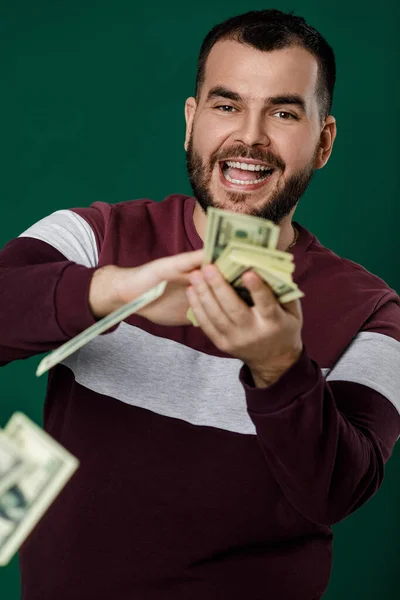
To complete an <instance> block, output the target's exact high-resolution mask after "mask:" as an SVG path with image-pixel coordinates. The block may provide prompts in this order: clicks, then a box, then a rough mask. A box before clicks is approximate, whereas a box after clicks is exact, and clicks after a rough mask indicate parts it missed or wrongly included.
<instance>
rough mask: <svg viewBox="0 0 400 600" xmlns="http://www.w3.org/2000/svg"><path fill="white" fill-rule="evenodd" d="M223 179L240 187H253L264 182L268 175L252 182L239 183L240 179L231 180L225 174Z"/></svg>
mask: <svg viewBox="0 0 400 600" xmlns="http://www.w3.org/2000/svg"><path fill="white" fill-rule="evenodd" d="M224 177H225V179H227V180H228V181H229V182H230V183H239V184H241V185H254V184H255V183H261V182H262V181H265V180H266V179H268V177H269V173H268V175H266V176H265V177H261V179H253V181H241V180H240V179H233V178H232V177H229V175H228V174H227V173H224Z"/></svg>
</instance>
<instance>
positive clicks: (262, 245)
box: [187, 207, 304, 326]
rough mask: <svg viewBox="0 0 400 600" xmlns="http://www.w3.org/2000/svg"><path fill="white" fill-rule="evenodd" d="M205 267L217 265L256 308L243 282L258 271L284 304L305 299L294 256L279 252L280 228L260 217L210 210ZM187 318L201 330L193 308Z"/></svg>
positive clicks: (238, 291) (244, 297)
mask: <svg viewBox="0 0 400 600" xmlns="http://www.w3.org/2000/svg"><path fill="white" fill-rule="evenodd" d="M207 216H208V219H207V230H206V239H205V248H204V262H203V264H204V265H205V264H210V263H214V264H215V265H216V266H217V267H218V269H219V270H220V272H221V274H222V276H223V277H224V278H225V279H226V280H227V281H228V282H229V283H230V284H231V285H232V287H233V288H234V289H235V291H236V292H237V293H238V295H239V296H240V297H241V298H242V299H243V300H244V301H245V302H246V303H247V304H248V305H249V306H253V304H254V303H253V300H252V298H251V294H250V292H249V291H248V289H247V288H246V286H245V285H244V283H243V281H242V275H243V273H245V272H246V271H249V270H253V271H255V272H256V273H257V274H258V275H259V276H260V277H261V278H262V279H263V280H264V281H265V282H266V283H267V284H268V285H269V286H270V287H271V289H272V291H273V292H274V294H275V296H276V297H277V299H278V300H279V302H280V303H281V304H284V303H285V302H290V301H291V300H295V299H297V298H302V297H303V296H304V294H303V292H301V291H300V290H299V288H298V286H297V284H296V283H295V282H294V281H293V280H292V273H293V272H294V268H295V266H294V263H293V255H292V254H291V253H290V252H282V251H280V250H277V249H276V245H277V243H278V239H279V231H280V229H279V227H278V226H277V225H275V224H274V223H272V221H268V220H267V219H261V218H259V217H253V216H251V215H241V214H238V213H232V212H229V211H225V210H220V209H217V208H213V207H209V208H208V210H207ZM187 318H188V319H189V320H190V321H191V322H192V323H193V325H195V326H198V323H197V321H196V317H195V315H194V313H193V311H192V309H191V308H189V310H188V312H187Z"/></svg>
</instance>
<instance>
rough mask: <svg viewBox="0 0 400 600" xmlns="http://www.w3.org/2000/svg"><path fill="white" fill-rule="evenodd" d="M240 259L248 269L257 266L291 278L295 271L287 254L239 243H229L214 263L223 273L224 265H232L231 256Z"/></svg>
mask: <svg viewBox="0 0 400 600" xmlns="http://www.w3.org/2000/svg"><path fill="white" fill-rule="evenodd" d="M234 255H235V256H236V257H239V256H240V257H241V258H242V259H243V263H242V264H245V263H246V262H247V264H248V266H249V267H252V266H254V267H255V266H257V267H260V268H261V269H263V268H265V269H274V270H275V271H279V272H282V273H283V274H287V275H288V276H289V277H291V273H293V272H294V270H295V265H294V262H293V255H292V254H289V252H281V251H279V250H269V249H268V248H261V247H260V246H251V245H250V244H242V243H241V242H229V244H228V245H227V247H226V248H225V250H224V251H223V252H222V254H221V255H220V257H219V258H218V259H217V260H216V261H215V264H216V265H217V266H218V268H219V269H220V271H221V272H222V273H224V272H225V271H224V269H225V265H229V264H232V256H234Z"/></svg>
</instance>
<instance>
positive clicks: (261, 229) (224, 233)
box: [203, 207, 279, 265]
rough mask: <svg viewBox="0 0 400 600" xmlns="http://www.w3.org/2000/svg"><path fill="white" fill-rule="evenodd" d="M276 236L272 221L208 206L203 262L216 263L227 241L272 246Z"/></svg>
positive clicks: (277, 232) (276, 227)
mask: <svg viewBox="0 0 400 600" xmlns="http://www.w3.org/2000/svg"><path fill="white" fill-rule="evenodd" d="M278 239H279V227H278V226H277V225H275V224H274V223H272V221H268V220H267V219H262V218H260V217H253V216H251V215H242V214H238V213H233V212H230V211H227V210H221V209H219V208H214V207H209V208H208V209H207V229H206V239H205V244H204V261H203V264H204V265H206V264H208V263H213V262H215V261H216V260H217V258H218V257H219V256H220V255H221V254H222V252H223V251H224V250H225V248H226V246H227V245H228V244H229V242H234V241H236V242H244V243H246V244H251V245H252V246H261V247H263V248H270V249H274V248H276V244H277V243H278Z"/></svg>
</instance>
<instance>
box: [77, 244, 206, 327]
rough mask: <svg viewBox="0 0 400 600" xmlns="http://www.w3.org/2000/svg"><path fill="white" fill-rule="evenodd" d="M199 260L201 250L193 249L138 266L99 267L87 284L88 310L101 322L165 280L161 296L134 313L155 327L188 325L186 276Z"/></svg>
mask: <svg viewBox="0 0 400 600" xmlns="http://www.w3.org/2000/svg"><path fill="white" fill-rule="evenodd" d="M203 257H204V250H196V251H194V252H183V253H181V254H176V255H175V256H167V257H163V258H159V259H157V260H153V261H151V262H149V263H146V264H144V265H141V266H140V267H132V268H129V267H128V268H126V267H117V266H115V265H107V266H105V267H101V268H100V269H98V270H97V271H95V273H94V275H93V278H92V281H91V284H90V289H89V307H90V310H91V311H92V314H93V315H94V317H95V318H96V319H101V318H102V317H105V316H106V315H108V314H109V313H110V312H113V311H114V310H116V309H117V308H119V307H120V306H123V305H124V304H127V303H128V302H131V301H132V300H134V299H135V298H137V297H138V296H141V295H142V294H144V293H145V292H148V291H149V290H150V289H151V288H152V287H154V286H156V285H157V284H158V283H160V282H161V281H164V280H166V281H167V282H168V283H167V286H166V288H165V290H164V293H163V294H162V296H160V298H157V299H156V300H154V301H153V302H151V303H150V304H148V305H147V306H145V307H143V308H142V309H140V310H139V311H138V313H137V314H139V315H140V316H142V317H145V318H146V319H149V320H150V321H153V322H154V323H158V324H159V325H190V321H189V320H188V319H187V318H186V313H187V311H188V308H189V302H188V300H187V298H186V293H185V291H186V288H187V287H188V285H190V281H189V274H190V273H191V272H192V271H194V270H196V269H199V268H200V267H201V265H202V262H203Z"/></svg>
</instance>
